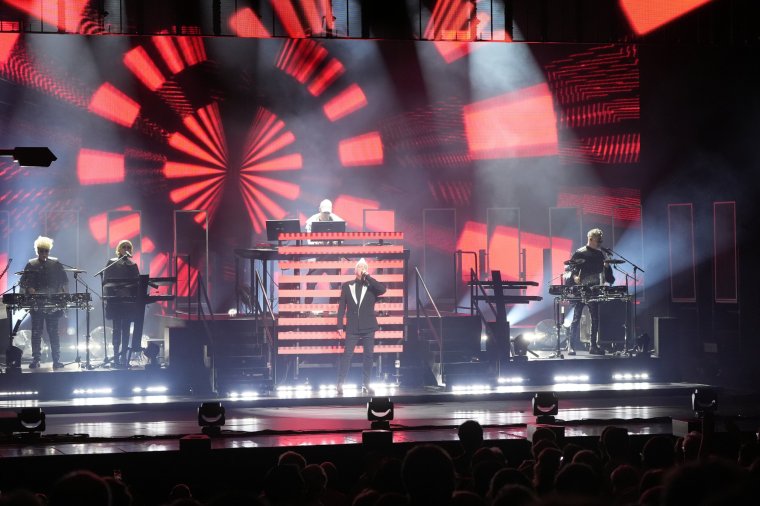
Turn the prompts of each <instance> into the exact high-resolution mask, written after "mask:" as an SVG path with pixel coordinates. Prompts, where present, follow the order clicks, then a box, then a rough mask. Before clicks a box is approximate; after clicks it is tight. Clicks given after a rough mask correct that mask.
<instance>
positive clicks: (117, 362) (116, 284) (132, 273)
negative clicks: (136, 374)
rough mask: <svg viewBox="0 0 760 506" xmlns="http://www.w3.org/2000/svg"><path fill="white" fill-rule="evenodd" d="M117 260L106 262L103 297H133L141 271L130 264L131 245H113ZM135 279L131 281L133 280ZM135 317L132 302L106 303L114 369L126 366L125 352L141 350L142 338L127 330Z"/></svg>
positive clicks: (134, 264)
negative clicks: (109, 322)
mask: <svg viewBox="0 0 760 506" xmlns="http://www.w3.org/2000/svg"><path fill="white" fill-rule="evenodd" d="M116 255H117V256H116V257H115V258H111V259H109V260H108V262H107V263H106V269H105V270H104V271H103V294H104V295H106V296H110V297H127V298H128V297H136V295H137V283H138V279H139V277H140V270H139V269H138V267H137V264H136V263H134V262H133V261H132V243H131V242H130V241H128V240H126V239H124V240H122V241H119V244H118V245H117V246H116ZM132 280H134V281H132ZM136 317H137V305H136V304H135V302H130V301H125V300H118V299H117V300H108V301H107V302H106V318H108V319H109V320H112V321H113V341H112V342H113V357H114V359H113V360H114V366H116V367H121V366H128V365H129V361H128V353H127V352H128V351H129V350H137V349H138V348H140V339H141V337H142V336H132V339H131V343H130V338H129V334H130V329H131V327H132V323H133V322H134V321H135V318H136Z"/></svg>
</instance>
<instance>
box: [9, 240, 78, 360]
mask: <svg viewBox="0 0 760 506" xmlns="http://www.w3.org/2000/svg"><path fill="white" fill-rule="evenodd" d="M51 249H53V239H51V238H50V237H45V236H42V235H41V236H39V237H37V239H36V240H35V241H34V251H35V252H36V253H37V258H32V259H30V260H29V261H28V262H27V263H26V266H25V267H24V272H23V274H21V280H20V281H19V286H20V287H21V288H22V289H23V290H24V292H25V293H28V294H37V295H49V294H54V293H65V292H66V291H68V285H69V278H68V277H67V276H66V271H64V270H63V264H61V262H59V261H58V259H57V258H54V257H51V256H50V250H51ZM30 315H31V317H32V361H31V363H30V364H29V368H30V369H36V368H38V367H39V366H40V357H41V355H42V331H43V328H44V327H47V335H48V339H49V340H50V354H51V355H52V359H53V369H60V368H62V367H63V364H62V363H61V343H60V340H59V338H58V324H59V320H60V318H61V316H62V315H63V312H62V311H61V310H60V309H34V308H33V309H31V311H30Z"/></svg>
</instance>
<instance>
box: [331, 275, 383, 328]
mask: <svg viewBox="0 0 760 506" xmlns="http://www.w3.org/2000/svg"><path fill="white" fill-rule="evenodd" d="M364 280H365V282H364V283H363V286H362V291H361V298H360V299H357V297H356V288H355V285H356V283H357V281H356V279H352V280H351V281H347V282H346V283H343V286H341V287H340V302H339V303H338V329H339V330H343V329H345V330H346V332H347V333H348V334H359V333H364V332H372V331H374V330H377V328H378V325H377V318H376V317H375V302H376V301H377V298H378V297H379V296H381V295H382V294H384V293H385V285H384V284H382V283H380V282H379V281H377V280H376V279H375V278H373V277H371V276H369V275H367V276H365V277H364ZM360 284H362V283H361V282H360ZM343 315H346V320H347V323H346V324H345V325H344V324H343Z"/></svg>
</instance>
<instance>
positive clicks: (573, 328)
mask: <svg viewBox="0 0 760 506" xmlns="http://www.w3.org/2000/svg"><path fill="white" fill-rule="evenodd" d="M586 305H588V312H589V314H591V336H589V344H590V346H591V347H592V348H596V347H597V346H598V345H599V303H598V302H589V303H588V304H585V303H583V302H575V303H574V304H573V323H571V324H570V347H571V348H573V349H578V348H580V347H581V316H582V315H583V306H586Z"/></svg>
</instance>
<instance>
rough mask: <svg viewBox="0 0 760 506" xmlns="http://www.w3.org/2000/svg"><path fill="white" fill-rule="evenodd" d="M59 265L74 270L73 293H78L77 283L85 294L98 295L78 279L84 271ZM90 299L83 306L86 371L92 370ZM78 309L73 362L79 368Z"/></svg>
mask: <svg viewBox="0 0 760 506" xmlns="http://www.w3.org/2000/svg"><path fill="white" fill-rule="evenodd" d="M61 265H63V266H64V267H68V268H69V269H74V293H79V283H82V286H84V290H85V293H87V294H89V293H90V292H92V293H94V294H95V295H98V296H99V294H98V292H96V291H95V290H93V289H92V288H90V286H89V285H88V284H87V283H85V281H84V280H83V279H81V278H80V277H79V274H81V273H82V272H84V271H81V270H79V269H77V268H76V267H71V266H69V265H66V264H64V263H63V262H61ZM89 301H90V297H87V302H86V305H85V311H86V313H85V325H86V333H85V341H84V347H85V362H84V368H85V369H87V370H88V371H89V370H91V369H93V367H92V365H90V309H92V308H91V306H90V302H89ZM79 309H80V308H79V307H77V313H76V315H77V316H76V328H77V356H76V358H75V359H74V362H76V363H77V364H80V367H81V358H80V356H79Z"/></svg>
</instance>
